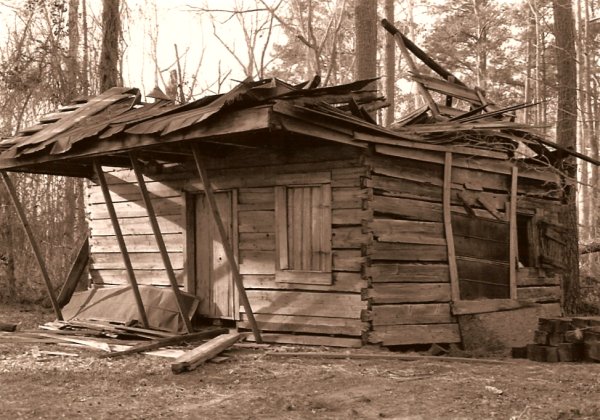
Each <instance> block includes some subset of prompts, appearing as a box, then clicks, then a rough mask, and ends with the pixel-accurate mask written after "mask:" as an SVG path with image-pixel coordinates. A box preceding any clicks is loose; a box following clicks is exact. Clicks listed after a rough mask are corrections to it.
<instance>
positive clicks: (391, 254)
mask: <svg viewBox="0 0 600 420" xmlns="http://www.w3.org/2000/svg"><path fill="white" fill-rule="evenodd" d="M369 257H370V258H371V259H372V260H390V261H393V260H395V261H415V262H416V261H447V260H448V250H447V248H446V246H445V245H421V244H400V243H391V242H374V243H373V245H372V246H370V247H369Z"/></svg>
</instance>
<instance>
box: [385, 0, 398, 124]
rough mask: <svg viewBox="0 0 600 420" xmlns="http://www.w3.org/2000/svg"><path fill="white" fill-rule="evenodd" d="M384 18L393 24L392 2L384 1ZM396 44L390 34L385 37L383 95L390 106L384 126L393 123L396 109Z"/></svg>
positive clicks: (391, 0)
mask: <svg viewBox="0 0 600 420" xmlns="http://www.w3.org/2000/svg"><path fill="white" fill-rule="evenodd" d="M385 18H386V19H387V20H389V21H390V22H394V0H385ZM395 93H396V43H395V41H394V37H393V36H392V34H390V33H387V34H386V36H385V94H386V96H387V101H388V102H389V104H390V106H389V107H388V108H387V109H386V112H385V125H390V124H391V123H392V122H394V111H395V107H396V101H395Z"/></svg>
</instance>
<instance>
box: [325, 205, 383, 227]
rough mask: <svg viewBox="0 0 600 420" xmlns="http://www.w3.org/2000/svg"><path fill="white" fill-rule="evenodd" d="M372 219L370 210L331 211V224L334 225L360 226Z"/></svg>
mask: <svg viewBox="0 0 600 420" xmlns="http://www.w3.org/2000/svg"><path fill="white" fill-rule="evenodd" d="M372 218H373V213H372V212H371V211H370V210H362V209H335V210H332V211H331V223H332V224H333V225H334V226H335V225H338V226H339V225H361V224H362V223H363V221H365V220H370V219H372Z"/></svg>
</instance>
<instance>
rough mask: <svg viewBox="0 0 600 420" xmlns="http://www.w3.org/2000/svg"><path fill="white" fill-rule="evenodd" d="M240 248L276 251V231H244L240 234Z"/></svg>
mask: <svg viewBox="0 0 600 420" xmlns="http://www.w3.org/2000/svg"><path fill="white" fill-rule="evenodd" d="M238 247H239V249H240V250H249V251H274V250H275V234H274V233H256V232H242V233H240V234H239V244H238Z"/></svg>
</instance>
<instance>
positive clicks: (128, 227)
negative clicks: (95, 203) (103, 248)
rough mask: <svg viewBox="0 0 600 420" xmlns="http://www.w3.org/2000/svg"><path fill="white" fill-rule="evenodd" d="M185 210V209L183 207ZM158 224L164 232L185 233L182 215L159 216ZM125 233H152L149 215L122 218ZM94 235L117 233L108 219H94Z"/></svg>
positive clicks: (91, 228) (92, 223)
mask: <svg viewBox="0 0 600 420" xmlns="http://www.w3.org/2000/svg"><path fill="white" fill-rule="evenodd" d="M182 210H183V209H182ZM157 219H158V225H159V226H160V229H161V232H162V233H183V232H184V231H185V229H184V228H183V222H184V221H183V218H182V216H181V214H180V215H170V216H158V217H157ZM119 224H120V225H121V231H122V233H123V235H151V234H152V228H151V226H150V221H149V219H148V217H142V216H140V217H134V218H120V219H119ZM90 232H91V234H92V235H93V236H112V235H114V234H115V232H114V230H113V229H112V226H111V224H110V222H109V221H108V220H102V219H94V220H92V221H91V223H90Z"/></svg>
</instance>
